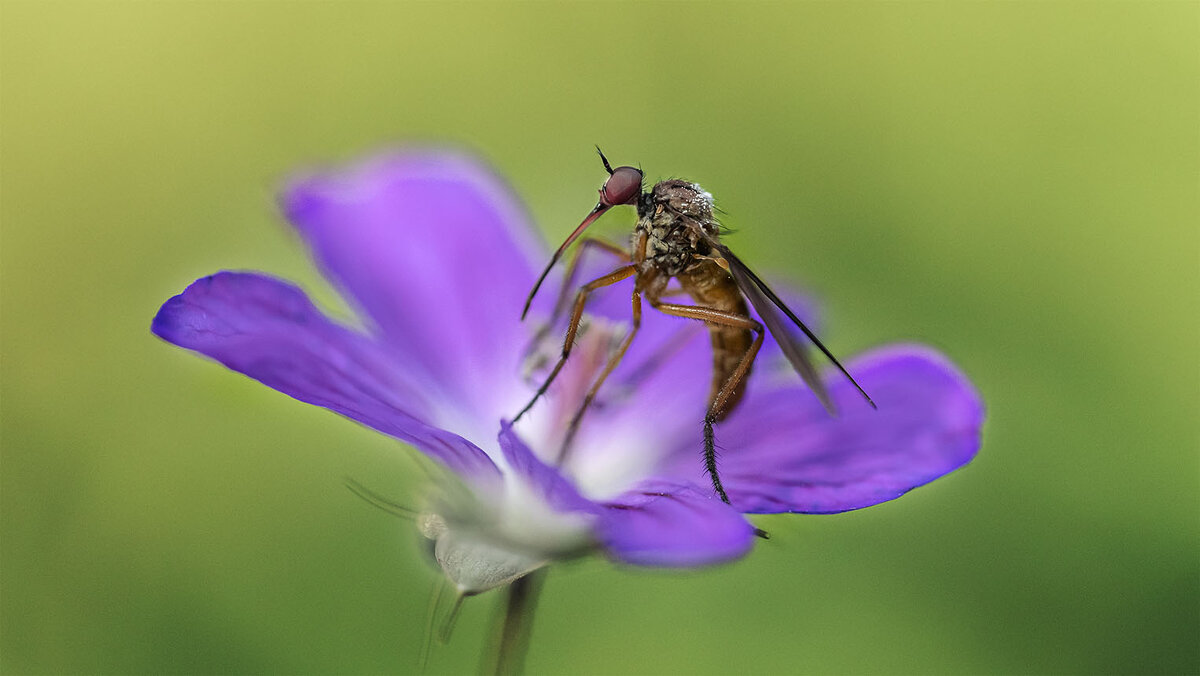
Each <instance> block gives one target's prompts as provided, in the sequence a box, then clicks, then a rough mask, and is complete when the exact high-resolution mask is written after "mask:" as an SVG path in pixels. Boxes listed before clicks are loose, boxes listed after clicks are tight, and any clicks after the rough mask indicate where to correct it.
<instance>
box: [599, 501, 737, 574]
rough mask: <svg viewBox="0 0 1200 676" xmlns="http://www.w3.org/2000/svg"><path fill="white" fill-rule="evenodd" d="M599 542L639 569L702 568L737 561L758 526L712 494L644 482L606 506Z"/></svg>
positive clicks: (611, 552) (615, 555) (616, 555)
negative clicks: (651, 567)
mask: <svg viewBox="0 0 1200 676" xmlns="http://www.w3.org/2000/svg"><path fill="white" fill-rule="evenodd" d="M604 507H605V511H604V515H603V516H602V518H601V525H600V539H601V542H602V543H603V544H604V546H605V548H606V549H607V550H608V551H609V553H610V554H612V556H613V557H614V558H617V559H619V560H621V561H625V562H626V563H633V564H637V565H640V566H663V567H683V566H703V565H708V564H714V563H721V562H723V561H729V560H732V559H736V558H738V557H740V556H742V555H744V554H745V553H746V552H748V551H750V547H751V546H752V544H753V541H754V527H753V526H751V525H750V524H749V523H748V522H747V521H746V519H744V518H743V517H742V515H741V514H738V512H737V511H736V510H734V509H733V508H732V507H730V506H729V505H727V504H725V503H723V502H721V501H720V500H719V499H718V498H717V497H716V496H714V495H713V494H712V491H705V490H701V489H699V488H697V487H696V486H693V485H691V484H684V483H677V482H669V481H646V482H643V483H642V484H640V485H638V487H637V488H635V489H634V490H631V491H629V492H627V493H624V494H622V495H621V496H620V497H619V498H617V499H616V500H614V501H612V502H608V503H605V505H604Z"/></svg>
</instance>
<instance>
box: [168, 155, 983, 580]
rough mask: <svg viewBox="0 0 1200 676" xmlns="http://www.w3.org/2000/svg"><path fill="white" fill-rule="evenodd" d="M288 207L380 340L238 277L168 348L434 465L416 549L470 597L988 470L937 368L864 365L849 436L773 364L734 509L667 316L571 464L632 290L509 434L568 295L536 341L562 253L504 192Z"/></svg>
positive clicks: (353, 178)
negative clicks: (570, 424)
mask: <svg viewBox="0 0 1200 676" xmlns="http://www.w3.org/2000/svg"><path fill="white" fill-rule="evenodd" d="M282 201H283V209H284V211H285V212H286V215H287V217H288V218H289V219H290V220H291V221H292V223H294V224H295V226H296V227H297V229H298V230H299V232H300V234H301V235H302V236H303V237H304V239H305V241H306V242H307V243H308V244H309V246H311V247H312V251H313V255H314V257H315V258H316V260H317V262H318V263H319V265H320V266H321V268H322V269H323V270H324V272H325V274H326V275H327V276H328V277H329V278H330V279H331V280H332V281H333V282H334V283H335V284H336V285H337V286H338V287H339V288H340V289H341V290H342V291H343V292H344V294H345V295H346V297H347V298H348V299H349V300H350V301H351V302H352V303H353V304H354V305H355V306H356V308H357V309H358V310H359V311H360V313H361V318H362V321H363V323H364V324H365V326H366V328H365V329H356V328H350V327H347V326H342V325H339V324H338V323H335V322H333V321H331V320H330V319H329V318H328V317H327V316H325V315H324V314H323V313H321V312H320V311H319V310H318V309H317V308H315V307H314V306H313V304H312V302H311V301H310V300H309V299H308V297H307V296H306V295H305V294H304V293H303V292H302V291H300V290H299V289H298V288H296V287H295V286H292V285H291V284H288V283H286V282H283V281H280V280H277V279H274V278H272V277H269V276H266V275H262V274H258V273H252V272H220V273H217V274H215V275H212V276H210V277H204V278H202V279H199V280H197V281H196V282H195V283H193V284H192V285H190V286H189V287H188V288H187V289H186V290H185V291H184V292H183V293H181V294H180V295H178V296H175V297H174V298H171V299H170V300H168V301H167V302H166V303H165V304H164V305H163V307H162V309H161V310H160V311H159V313H158V315H157V316H156V317H155V318H154V322H153V331H154V333H155V334H157V335H158V336H160V337H162V338H163V339H164V340H167V341H169V342H171V343H174V344H176V345H179V346H181V347H185V348H188V349H191V350H195V351H197V352H200V353H201V354H204V355H206V356H208V357H211V358H213V359H215V360H217V361H219V362H221V363H222V364H224V365H225V366H227V367H229V368H231V369H233V370H235V371H239V372H241V373H243V374H245V375H247V376H250V377H251V378H254V379H256V380H258V381H260V382H262V383H264V384H266V385H268V386H270V387H272V388H275V389H277V390H279V391H280V392H283V393H284V394H287V395H289V396H291V397H294V398H296V399H299V400H301V401H304V402H308V403H311V404H316V405H318V406H322V407H325V408H328V409H330V410H332V411H334V412H336V413H338V414H341V415H343V416H345V417H348V418H350V419H352V420H355V421H358V422H359V423H362V424H364V425H367V426H369V427H372V428H374V429H376V430H378V431H380V432H382V433H384V434H387V435H390V436H392V437H395V438H396V439H399V440H401V441H403V442H405V443H408V444H411V445H413V446H415V447H416V448H418V449H419V450H420V451H422V452H423V453H424V454H426V455H427V456H429V457H430V458H432V459H433V460H435V461H437V463H439V464H440V465H441V466H442V467H444V468H445V470H447V476H448V477H453V478H455V479H457V481H447V482H444V483H445V485H444V486H442V490H441V491H440V493H437V494H435V496H434V497H433V498H432V502H431V503H430V504H429V505H428V507H427V509H426V513H425V516H423V517H422V518H421V520H420V527H421V529H422V532H423V533H425V535H426V536H428V537H430V538H431V539H433V540H435V555H436V558H437V560H438V562H439V564H440V565H441V566H442V568H443V570H444V571H445V572H446V574H447V575H448V576H449V577H450V579H451V580H453V582H454V583H455V584H456V585H457V586H458V589H459V591H460V593H464V594H466V593H476V592H480V591H484V590H486V589H489V588H492V587H496V586H499V585H503V584H506V583H508V582H511V581H512V580H513V579H515V578H517V577H519V576H521V575H524V574H525V573H528V572H530V571H532V570H535V569H537V568H539V567H541V566H543V565H545V564H546V563H548V562H551V561H554V560H557V559H562V558H566V557H569V556H575V555H578V554H581V553H584V552H589V551H594V550H597V549H598V550H600V551H602V552H604V553H605V554H607V555H608V556H609V557H611V558H612V559H615V560H617V561H622V562H626V563H632V564H638V565H646V566H697V565H704V564H712V563H717V562H721V561H728V560H731V559H735V558H737V557H740V556H742V555H743V554H745V553H746V552H747V551H748V550H749V549H750V547H751V546H752V545H753V543H754V540H755V538H754V528H753V526H752V525H751V524H750V523H749V522H747V521H746V519H745V517H744V516H743V515H742V513H743V512H747V513H777V512H804V513H831V512H840V511H846V510H851V509H859V508H862V507H867V506H870V505H874V504H877V503H880V502H884V501H887V500H891V499H894V498H897V497H899V496H900V495H902V494H904V493H905V492H907V491H909V490H911V489H912V488H914V487H916V486H920V485H922V484H925V483H928V482H929V481H932V480H933V479H936V478H938V477H940V476H942V475H944V474H946V473H948V472H950V471H953V470H954V469H956V468H958V467H960V466H962V465H963V464H965V463H967V462H968V461H970V459H971V458H972V457H973V456H974V454H975V452H976V450H977V449H978V447H979V433H980V425H981V423H982V419H983V406H982V403H981V401H980V399H979V396H978V395H977V394H976V392H975V391H974V389H973V388H972V386H971V384H970V382H969V381H968V380H967V379H966V378H965V377H964V376H963V375H962V374H961V373H960V372H959V371H957V370H956V369H955V368H954V366H953V365H951V364H950V363H949V362H948V361H947V360H946V359H945V358H944V357H942V356H940V355H938V354H937V353H935V352H934V351H932V350H930V349H928V348H923V347H918V346H892V347H887V348H883V349H879V350H875V351H873V352H870V353H868V354H866V355H863V356H861V357H859V358H858V359H855V360H851V361H850V362H849V363H848V364H847V367H848V368H849V370H850V371H851V372H852V373H853V374H854V375H855V377H856V378H857V379H858V380H859V382H860V383H861V384H862V385H863V387H864V388H865V389H866V390H867V391H869V392H870V393H871V396H872V397H873V398H874V399H875V401H876V402H877V404H878V407H879V408H878V411H873V410H871V409H869V408H868V407H867V406H866V404H864V403H863V402H862V400H861V399H860V398H859V397H858V396H857V394H856V393H855V392H854V391H853V388H852V386H851V385H850V384H849V383H848V382H846V381H845V380H844V379H839V378H834V379H831V381H830V389H831V394H832V397H833V399H834V400H835V402H836V403H837V404H838V406H839V409H840V411H841V414H840V415H839V416H838V417H836V418H831V417H830V416H828V415H827V414H826V413H825V411H824V410H823V409H822V407H821V405H820V403H819V402H818V401H817V400H816V398H815V397H814V396H813V395H812V394H811V393H810V392H808V391H807V390H806V389H805V387H804V386H803V385H802V384H801V383H800V380H799V378H797V377H796V376H795V374H792V373H790V372H789V373H783V372H782V371H779V372H777V371H775V370H773V369H771V368H770V367H769V366H770V364H769V362H770V361H771V360H770V356H769V353H764V355H765V356H767V358H766V359H764V360H762V361H761V362H760V364H759V365H758V366H757V367H756V370H755V373H754V376H753V380H752V382H751V383H750V385H749V390H748V394H747V396H746V398H745V400H744V401H743V402H742V403H741V404H740V406H739V407H738V409H737V410H736V411H735V412H734V413H733V414H732V415H730V416H729V418H728V419H727V420H726V421H725V422H723V423H722V424H720V425H719V426H718V429H717V435H718V443H719V445H720V447H721V450H722V454H721V457H720V467H721V476H722V478H723V480H724V483H725V487H726V489H727V491H728V493H729V497H730V499H731V501H732V506H731V505H727V504H725V503H723V502H721V501H720V500H719V499H717V498H716V496H715V495H714V494H713V491H712V489H711V487H710V485H709V483H708V479H707V477H706V476H705V474H704V470H703V467H702V463H701V461H700V456H701V449H702V445H701V436H700V435H701V417H702V415H703V411H704V410H705V398H706V396H707V393H708V387H709V381H710V379H711V370H710V369H711V365H710V360H711V356H710V353H709V352H708V349H709V348H708V341H707V339H706V338H705V337H704V336H703V335H702V334H703V331H702V330H699V329H701V327H700V326H699V325H698V324H696V323H694V322H687V321H685V320H680V319H675V318H669V317H664V316H659V315H657V314H656V313H654V312H652V311H651V312H647V313H646V317H645V322H644V324H643V328H642V332H641V333H640V334H639V336H638V338H637V340H636V341H635V343H634V349H632V350H631V351H630V353H629V354H628V355H627V356H626V358H625V360H624V361H623V362H622V365H621V367H620V368H619V369H618V370H617V371H616V372H615V373H614V374H613V376H612V377H611V378H610V379H609V381H608V382H607V383H606V384H605V387H604V388H603V389H602V391H601V397H600V398H599V399H598V400H597V402H596V405H595V406H594V407H593V409H592V410H590V411H589V412H588V415H587V416H586V417H585V418H584V422H583V425H582V427H581V428H580V430H579V434H578V435H577V437H576V438H575V442H574V445H573V446H572V447H571V448H572V450H571V452H570V455H569V456H567V457H565V458H559V457H558V453H559V448H558V447H559V445H560V443H561V440H562V437H563V435H564V433H565V429H566V423H567V420H568V419H569V418H570V416H571V414H572V413H574V409H575V407H576V406H577V405H578V402H579V400H580V397H581V395H582V392H583V391H584V390H585V389H586V387H587V386H588V385H589V384H590V383H591V382H592V380H593V378H594V377H595V375H596V373H597V372H598V368H599V367H600V366H601V365H602V363H603V360H604V359H605V358H606V354H607V353H608V350H609V349H610V348H611V345H612V342H613V340H614V339H619V337H620V336H621V334H622V332H623V331H624V328H625V326H624V325H623V324H622V320H626V319H627V316H628V311H629V305H628V303H629V293H628V291H629V290H628V287H627V286H621V285H618V286H616V287H614V288H613V289H611V290H608V291H607V293H604V294H601V295H600V296H599V297H597V299H596V302H595V304H594V305H593V306H592V307H591V312H592V313H594V314H593V316H591V317H590V318H589V320H588V326H587V330H585V331H583V332H582V334H581V336H580V338H579V342H578V344H577V347H576V350H575V352H574V353H573V354H572V357H571V359H570V360H569V361H568V365H567V368H565V369H564V371H563V373H562V375H560V377H559V379H558V381H557V382H556V383H555V386H554V387H553V388H552V389H551V391H550V393H549V395H548V396H547V397H546V398H545V399H543V400H541V401H539V402H538V403H537V404H536V405H535V407H534V408H533V409H532V410H531V412H530V414H529V415H527V416H526V417H525V418H523V419H522V420H521V422H520V423H519V425H518V426H517V427H516V428H515V429H514V428H510V427H509V426H507V425H506V424H504V423H503V422H502V421H503V420H506V419H510V418H511V417H512V416H513V415H514V414H515V413H516V412H517V411H518V410H520V409H521V407H522V406H523V405H524V404H525V403H526V402H527V401H528V399H529V397H530V396H531V394H532V392H533V389H534V385H535V384H536V383H537V382H540V381H539V377H540V375H541V373H540V371H539V370H538V367H539V365H538V363H537V361H538V360H537V359H536V356H537V355H539V354H549V355H551V356H553V354H554V353H555V352H556V351H557V350H558V349H559V343H558V341H561V339H562V338H561V336H562V333H561V332H559V331H556V330H551V331H548V332H545V340H543V341H542V342H540V343H539V342H536V341H534V340H533V339H534V334H535V329H536V328H537V327H538V325H539V324H538V322H539V317H540V318H541V321H543V322H544V320H545V318H546V317H547V316H548V309H549V305H550V302H551V300H552V296H553V294H552V293H543V294H542V297H541V298H539V304H538V305H535V306H534V311H533V315H532V316H531V318H530V319H529V320H528V321H526V322H524V323H522V322H521V321H520V320H519V317H520V312H521V307H522V303H523V301H524V298H525V295H526V293H527V292H528V291H529V289H530V286H531V284H532V283H533V281H534V278H535V275H536V273H537V272H538V270H539V269H540V266H541V265H543V264H544V263H545V261H546V258H547V255H548V254H547V252H546V250H545V249H544V248H543V247H541V246H540V245H539V244H538V242H537V240H536V238H535V237H534V235H533V232H532V230H531V228H530V225H529V222H530V220H529V218H528V216H527V215H526V214H525V212H524V211H523V210H522V209H521V207H520V205H519V204H518V202H517V200H516V199H515V197H514V196H513V194H512V193H511V191H510V190H509V189H508V188H507V187H506V186H505V185H504V184H503V183H502V181H500V180H499V179H498V178H497V177H496V176H495V175H494V174H493V173H491V172H490V171H489V170H488V169H486V168H484V167H482V166H480V164H479V163H478V162H476V161H475V160H473V159H472V158H470V157H465V156H462V155H457V154H452V153H445V152H403V153H396V154H390V155H385V156H382V157H377V158H375V159H371V160H369V161H366V162H364V163H362V164H359V165H357V166H354V167H351V168H349V169H345V170H338V171H332V172H329V173H318V174H313V175H310V176H308V177H305V178H301V179H299V180H297V181H295V182H294V183H293V184H292V185H291V186H290V187H289V188H288V189H287V190H286V192H285V194H284V196H283V200H282ZM531 342H532V344H533V350H532V352H531V350H530V346H531ZM531 354H532V357H531ZM497 431H498V433H497Z"/></svg>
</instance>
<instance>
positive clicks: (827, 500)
mask: <svg viewBox="0 0 1200 676" xmlns="http://www.w3.org/2000/svg"><path fill="white" fill-rule="evenodd" d="M847 368H848V369H849V371H850V372H851V373H852V374H854V377H855V378H856V379H857V380H858V381H859V383H861V384H862V386H863V388H864V389H865V390H866V391H867V392H868V393H870V395H871V397H872V398H873V399H874V400H875V402H876V404H877V405H878V407H879V408H878V410H872V409H871V408H870V407H868V406H867V405H866V404H865V403H864V402H863V401H862V399H861V398H860V397H859V396H858V394H857V392H856V391H855V390H854V387H853V386H852V385H851V384H850V383H849V382H847V381H846V380H845V379H844V378H840V377H838V376H837V375H832V374H831V375H830V378H831V381H830V393H831V394H832V396H833V399H834V401H835V403H836V404H837V406H838V410H839V411H840V413H839V415H838V416H837V417H829V416H828V415H827V414H826V413H825V412H824V411H823V410H822V409H821V406H820V404H818V403H817V400H816V398H815V397H813V395H812V393H811V392H808V391H807V390H805V389H804V388H802V387H789V388H787V389H779V390H773V391H765V392H761V393H758V394H753V393H752V394H751V395H750V396H748V397H747V400H746V401H744V402H742V404H741V406H740V407H739V409H738V411H737V413H735V414H734V415H733V416H731V418H730V419H729V420H728V422H727V423H725V424H722V425H719V426H718V429H717V437H718V443H719V445H720V446H721V447H723V449H724V452H723V453H722V456H721V460H720V467H721V477H722V480H723V481H724V484H725V488H726V490H727V491H728V493H729V497H730V499H731V500H732V501H733V503H734V505H735V506H736V507H737V508H738V509H739V510H741V511H743V512H757V513H775V512H806V513H833V512H843V511H847V510H851V509H859V508H861V507H868V506H870V505H874V504H878V503H880V502H884V501H887V500H892V499H894V498H897V497H900V496H901V495H903V494H904V493H906V492H907V491H909V490H912V489H913V488H915V487H917V486H921V485H923V484H926V483H928V482H930V481H932V480H934V479H936V478H938V477H940V476H943V475H945V474H947V473H949V472H951V471H953V470H955V469H957V468H959V467H961V466H963V465H965V464H966V463H967V462H969V461H970V460H971V458H972V457H974V455H975V452H976V450H978V448H979V443H980V427H981V426H982V424H983V416H984V409H983V403H982V401H981V400H980V398H979V395H978V393H976V392H975V389H974V388H973V387H972V385H971V383H970V381H968V380H967V378H966V376H964V375H963V374H962V373H960V372H959V371H958V370H957V369H956V368H955V367H954V366H953V365H952V364H951V363H950V362H949V361H948V360H947V359H946V358H945V357H943V356H941V355H940V354H938V353H936V352H934V351H933V350H930V349H928V348H923V347H918V346H895V347H889V348H883V349H880V350H876V351H874V352H871V353H869V354H867V355H865V356H862V357H860V358H858V359H855V360H853V361H852V362H850V363H849V364H848V365H847Z"/></svg>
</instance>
